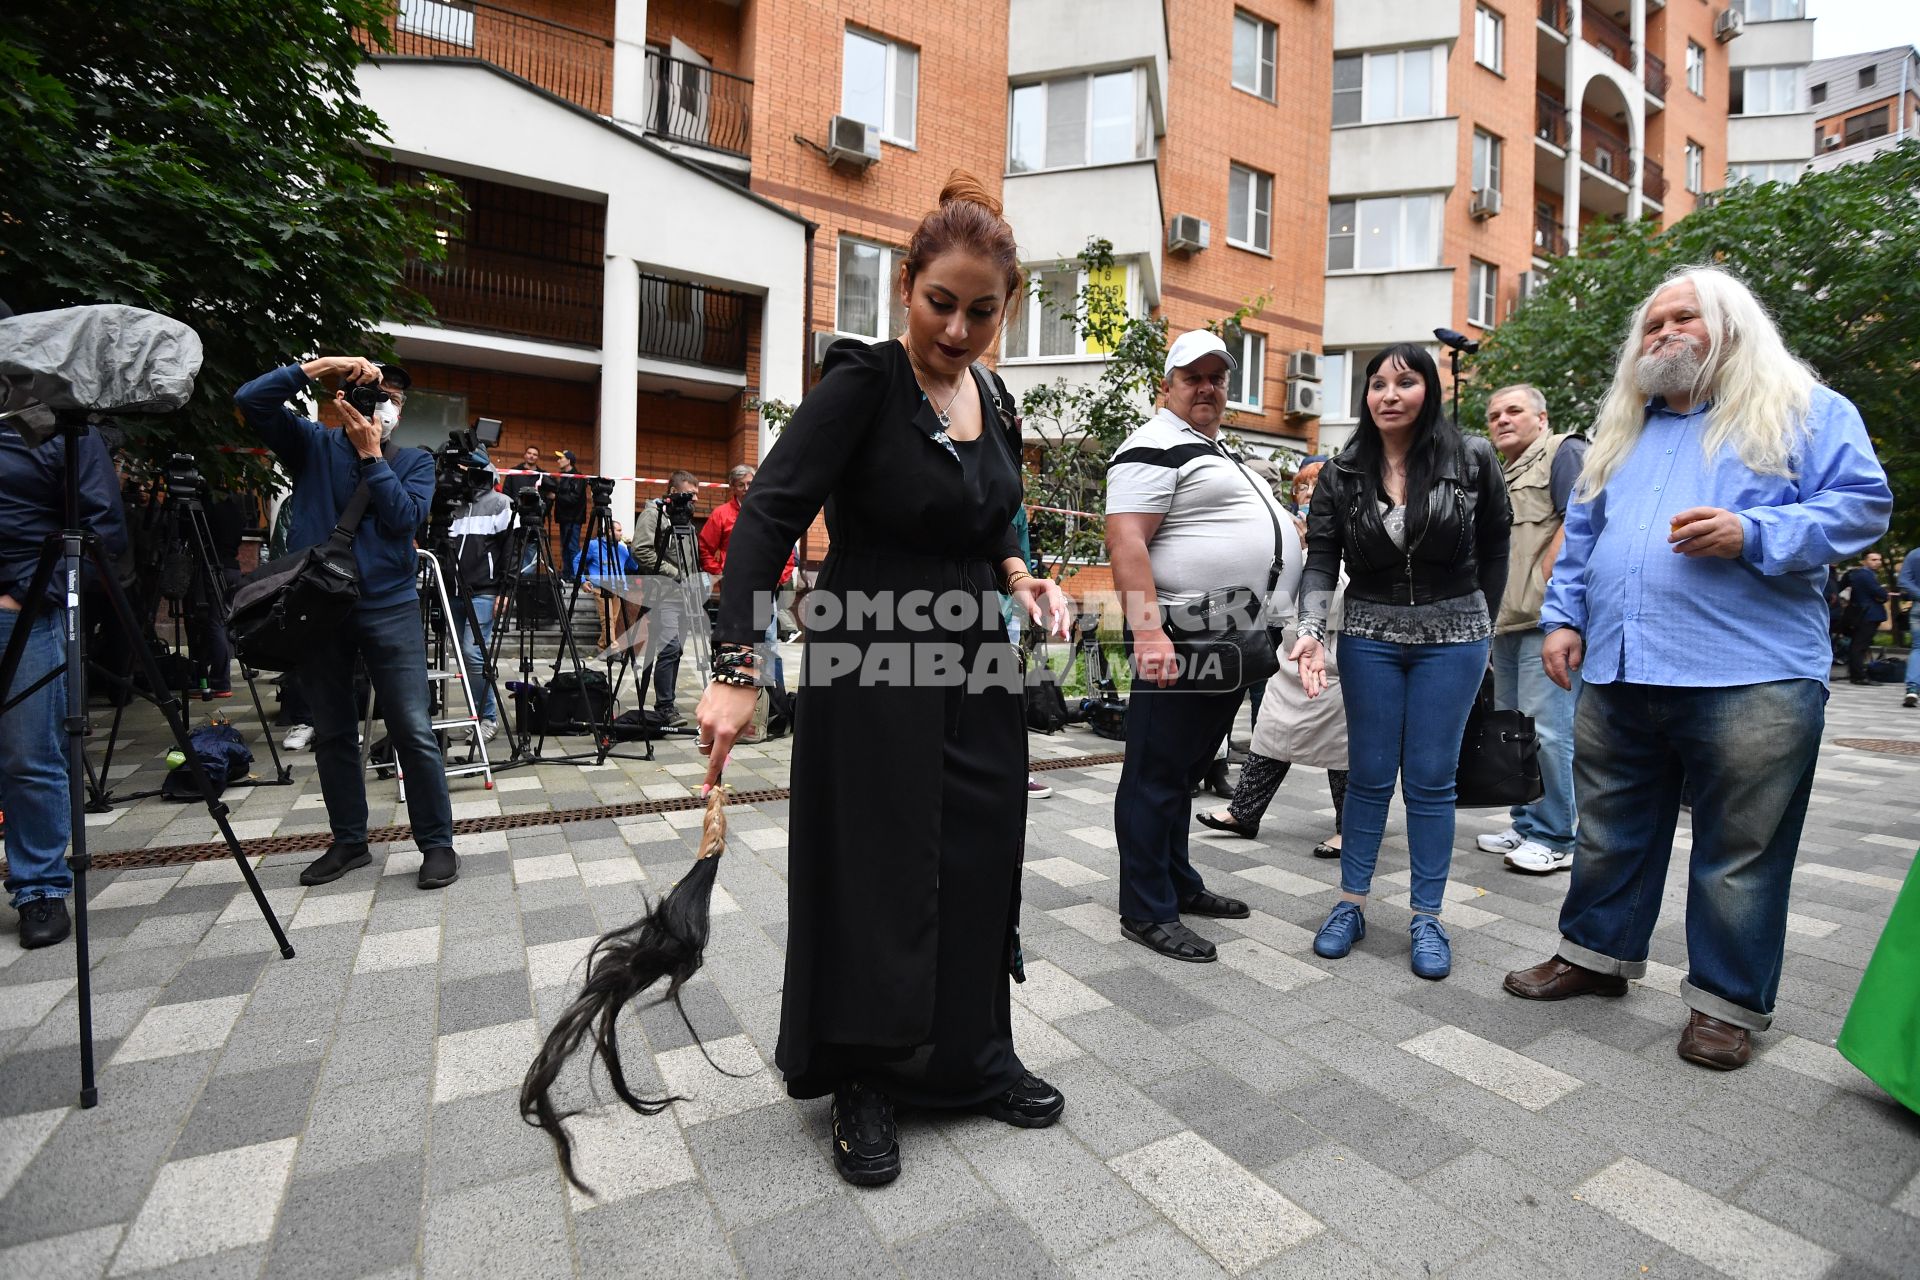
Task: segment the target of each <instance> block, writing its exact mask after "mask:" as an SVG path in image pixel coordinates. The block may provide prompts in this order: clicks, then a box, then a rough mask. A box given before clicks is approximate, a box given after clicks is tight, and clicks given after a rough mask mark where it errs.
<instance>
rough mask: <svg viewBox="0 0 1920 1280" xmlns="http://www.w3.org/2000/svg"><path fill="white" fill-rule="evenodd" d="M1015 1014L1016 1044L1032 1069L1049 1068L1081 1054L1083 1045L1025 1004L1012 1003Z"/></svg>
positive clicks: (1021, 1055)
mask: <svg viewBox="0 0 1920 1280" xmlns="http://www.w3.org/2000/svg"><path fill="white" fill-rule="evenodd" d="M1009 1011H1010V1012H1011V1013H1012V1015H1013V1047H1014V1049H1015V1050H1016V1051H1017V1052H1018V1053H1019V1054H1020V1061H1021V1062H1022V1063H1023V1064H1024V1065H1025V1066H1026V1068H1027V1070H1029V1071H1041V1072H1044V1071H1045V1070H1047V1068H1049V1067H1052V1066H1054V1065H1056V1064H1058V1063H1062V1062H1065V1061H1066V1060H1067V1059H1069V1058H1077V1057H1079V1056H1080V1046H1079V1045H1077V1044H1075V1043H1074V1042H1073V1041H1072V1040H1070V1039H1068V1038H1067V1037H1066V1036H1064V1035H1062V1034H1061V1033H1060V1032H1058V1031H1056V1030H1054V1029H1053V1028H1052V1027H1050V1026H1048V1025H1047V1024H1046V1023H1044V1022H1042V1021H1041V1020H1040V1019H1039V1018H1038V1017H1037V1016H1035V1015H1034V1013H1033V1012H1032V1011H1031V1010H1030V1009H1028V1008H1027V1007H1026V1006H1025V1005H1023V1004H1018V1003H1015V1004H1013V1005H1011V1006H1010V1007H1009Z"/></svg>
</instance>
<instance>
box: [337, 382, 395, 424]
mask: <svg viewBox="0 0 1920 1280" xmlns="http://www.w3.org/2000/svg"><path fill="white" fill-rule="evenodd" d="M342 390H344V391H345V392H346V393H347V403H348V404H350V405H352V406H353V407H354V408H355V409H356V410H358V411H359V413H360V416H361V417H363V418H371V417H372V416H373V411H374V410H375V409H377V408H379V407H380V402H381V401H383V400H391V399H392V398H393V397H391V396H389V395H388V394H387V391H386V388H385V387H382V386H381V385H380V384H379V383H377V382H354V383H349V384H348V385H347V386H346V387H344V388H342Z"/></svg>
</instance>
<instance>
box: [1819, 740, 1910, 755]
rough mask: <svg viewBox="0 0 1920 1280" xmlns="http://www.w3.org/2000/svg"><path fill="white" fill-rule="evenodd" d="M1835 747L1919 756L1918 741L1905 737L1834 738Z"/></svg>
mask: <svg viewBox="0 0 1920 1280" xmlns="http://www.w3.org/2000/svg"><path fill="white" fill-rule="evenodd" d="M1833 745H1834V746H1836V747H1852V748H1853V749H1854V750H1855V751H1878V752H1879V753H1880V754H1882V755H1888V756H1920V742H1914V741H1912V740H1910V739H1907V738H1835V739H1834V740H1833Z"/></svg>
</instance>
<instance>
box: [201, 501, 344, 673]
mask: <svg viewBox="0 0 1920 1280" xmlns="http://www.w3.org/2000/svg"><path fill="white" fill-rule="evenodd" d="M372 497H373V495H372V493H371V492H370V491H369V490H368V488H367V483H366V481H364V480H362V481H361V482H360V487H359V488H358V489H355V490H354V491H353V499H352V501H350V502H348V503H347V509H346V510H345V511H343V512H341V513H340V523H339V524H337V525H335V526H334V527H333V532H332V533H331V534H329V535H328V536H327V540H326V541H325V542H322V543H321V544H320V545H318V546H315V547H308V548H307V549H306V550H305V551H302V552H299V553H297V554H295V555H291V556H286V557H284V558H282V559H279V560H271V561H268V562H267V563H266V564H264V565H262V566H261V567H260V568H258V569H256V570H254V572H253V573H252V574H250V575H249V576H248V577H247V579H246V580H245V581H244V582H242V583H241V584H240V589H239V590H238V591H236V592H234V593H233V605H232V607H230V608H229V609H228V610H227V633H228V634H229V635H230V636H231V637H232V639H233V650H234V652H235V653H237V654H239V655H240V661H241V662H243V663H245V664H246V665H247V666H249V667H255V668H257V669H259V670H261V671H296V670H298V669H299V668H300V667H301V665H302V664H304V663H306V662H307V661H309V660H311V659H312V658H313V656H314V655H315V654H316V653H317V652H319V651H320V650H321V649H322V648H323V645H322V643H321V642H322V641H324V640H326V639H329V638H331V637H332V636H333V635H334V633H335V632H337V631H339V629H340V627H341V625H342V624H343V623H345V621H346V619H347V615H348V614H349V613H351V612H353V607H354V606H355V605H356V604H358V603H360V566H359V564H358V563H357V562H356V561H355V560H354V558H353V535H354V530H355V529H357V528H359V526H360V518H361V517H362V516H364V515H366V513H367V503H368V502H370V501H371V500H372Z"/></svg>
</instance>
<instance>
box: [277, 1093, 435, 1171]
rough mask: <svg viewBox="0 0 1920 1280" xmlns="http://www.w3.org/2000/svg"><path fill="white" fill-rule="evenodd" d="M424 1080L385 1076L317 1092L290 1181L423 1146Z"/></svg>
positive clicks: (425, 1105) (425, 1137) (424, 1144)
mask: <svg viewBox="0 0 1920 1280" xmlns="http://www.w3.org/2000/svg"><path fill="white" fill-rule="evenodd" d="M428 1095H429V1082H428V1079H427V1077H426V1076H425V1075H417V1076H389V1077H386V1078H384V1079H380V1080H368V1081H364V1082H361V1083H356V1084H349V1085H345V1086H343V1087H339V1088H333V1089H326V1090H322V1091H321V1092H320V1093H319V1095H318V1096H317V1097H315V1098H314V1100H313V1110H312V1114H311V1116H310V1117H309V1119H308V1121H307V1126H306V1132H305V1134H304V1136H303V1137H302V1138H301V1140H300V1154H299V1157H298V1159H297V1161H296V1162H295V1164H294V1176H295V1177H296V1178H306V1177H316V1176H318V1175H320V1174H327V1173H334V1172H337V1171H339V1170H341V1169H346V1168H350V1167H352V1166H354V1165H359V1164H368V1163H371V1162H374V1161H378V1160H384V1159H386V1158H388V1157H390V1156H394V1155H399V1154H403V1153H406V1152H424V1151H425V1150H426V1146H427V1099H428Z"/></svg>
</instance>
